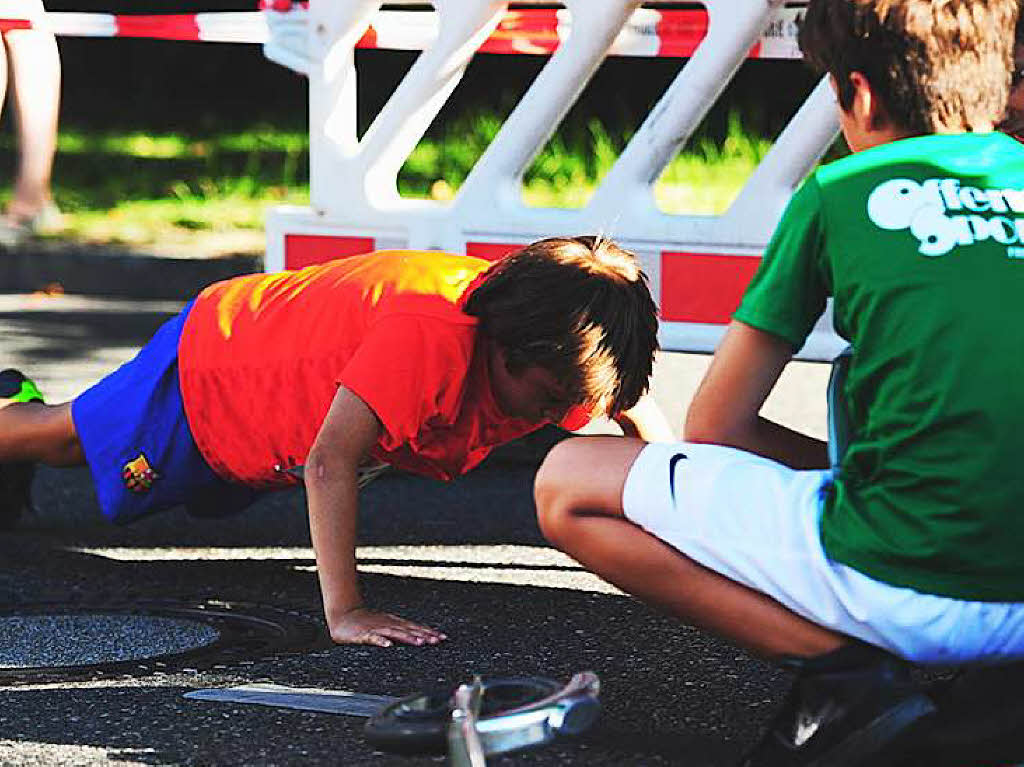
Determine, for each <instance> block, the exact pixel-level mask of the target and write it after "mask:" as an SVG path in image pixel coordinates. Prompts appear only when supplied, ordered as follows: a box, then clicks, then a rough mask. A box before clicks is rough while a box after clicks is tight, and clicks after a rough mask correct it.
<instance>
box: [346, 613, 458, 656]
mask: <svg viewBox="0 0 1024 767" xmlns="http://www.w3.org/2000/svg"><path fill="white" fill-rule="evenodd" d="M330 630H331V639H333V640H334V641H335V642H337V643H338V644H370V645H376V646H377V647H391V645H392V644H394V643H395V642H401V643H402V644H411V645H425V644H437V643H438V642H440V641H441V640H443V639H447V638H448V637H447V636H445V635H444V634H442V633H441V632H440V631H437V630H435V629H432V628H428V627H427V626H421V625H419V624H418V623H413V622H412V621H408V620H406V619H405V618H400V617H398V616H397V615H392V614H391V613H382V612H377V611H376V610H370V609H368V608H366V607H356V608H355V609H353V610H349V611H348V612H347V613H344V614H343V615H341V616H340V617H338V618H336V619H334V620H332V621H330Z"/></svg>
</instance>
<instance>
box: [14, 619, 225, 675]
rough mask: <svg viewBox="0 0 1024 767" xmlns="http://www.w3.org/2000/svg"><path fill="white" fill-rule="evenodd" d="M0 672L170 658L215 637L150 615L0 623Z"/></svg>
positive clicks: (199, 625)
mask: <svg viewBox="0 0 1024 767" xmlns="http://www.w3.org/2000/svg"><path fill="white" fill-rule="evenodd" d="M0 636H2V637H3V638H4V643H3V646H2V647H0V668H37V667H45V666H82V665H88V664H96V663H115V662H118V661H125V660H142V659H144V658H153V657H159V656H161V655H173V654H175V653H181V652H186V651H188V650H195V649H198V648H200V647H205V646H206V645H208V644H210V643H211V642H214V641H216V640H217V639H218V638H219V637H220V632H219V631H217V629H215V628H213V627H212V626H207V625H204V624H202V623H196V622H194V621H180V620H174V619H171V618H160V617H157V616H152V615H100V614H97V615H27V616H13V617H7V618H0Z"/></svg>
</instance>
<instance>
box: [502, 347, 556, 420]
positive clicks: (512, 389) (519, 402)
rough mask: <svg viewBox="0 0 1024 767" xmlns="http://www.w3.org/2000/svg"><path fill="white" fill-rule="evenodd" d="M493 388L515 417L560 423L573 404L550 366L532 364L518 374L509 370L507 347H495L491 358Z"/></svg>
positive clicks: (509, 413)
mask: <svg viewBox="0 0 1024 767" xmlns="http://www.w3.org/2000/svg"><path fill="white" fill-rule="evenodd" d="M488 364H489V366H490V377H491V389H492V391H493V393H494V399H495V400H496V401H497V403H498V406H499V407H500V408H501V409H502V411H503V412H504V413H505V414H506V415H509V416H512V417H513V418H525V419H526V420H529V421H535V422H538V423H540V422H553V423H554V422H558V421H561V420H562V418H564V417H565V414H566V412H567V411H568V410H569V408H570V407H572V405H573V404H575V403H573V402H572V401H570V399H571V398H570V397H569V396H568V395H567V394H566V390H565V386H563V385H562V383H561V382H560V381H559V380H558V379H557V378H556V377H555V374H554V373H552V372H551V371H550V370H548V369H547V368H543V367H540V366H539V365H529V366H527V367H526V368H524V369H523V370H521V371H520V372H519V373H517V374H513V373H510V372H509V369H508V360H507V359H506V356H505V350H504V349H501V348H500V347H499V346H498V345H497V344H493V345H492V346H491V352H490V356H489V360H488Z"/></svg>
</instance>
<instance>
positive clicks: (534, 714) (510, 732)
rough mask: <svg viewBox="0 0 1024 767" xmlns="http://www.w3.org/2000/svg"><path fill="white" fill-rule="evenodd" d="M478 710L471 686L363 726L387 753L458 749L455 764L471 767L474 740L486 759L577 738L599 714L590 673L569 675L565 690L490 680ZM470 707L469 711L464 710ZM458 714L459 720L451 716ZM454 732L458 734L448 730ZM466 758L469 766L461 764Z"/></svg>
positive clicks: (529, 680)
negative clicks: (470, 724)
mask: <svg viewBox="0 0 1024 767" xmlns="http://www.w3.org/2000/svg"><path fill="white" fill-rule="evenodd" d="M479 685H480V691H479V697H480V706H479V711H476V712H474V711H473V705H475V704H474V703H473V701H474V695H475V693H474V692H473V690H472V686H470V689H469V690H468V691H467V692H463V693H462V695H461V701H462V703H463V705H462V706H459V705H458V704H459V702H460V696H459V695H458V694H456V696H454V697H453V695H452V693H451V691H450V690H435V691H432V692H426V693H421V694H419V695H412V696H410V697H408V698H403V699H401V700H399V701H397V702H395V703H393V704H391V705H389V706H387V707H385V708H384V709H383V710H381V711H380V712H379V713H378V714H376V715H375V716H373V717H372V718H371V719H370V721H369V722H367V724H366V737H367V740H369V741H370V742H371V743H372V744H373V745H374V746H376V747H377V748H380V749H382V750H385V751H394V752H398V753H406V754H423V753H444V751H445V749H446V748H447V747H449V746H450V745H453V744H454V745H455V746H456V747H457V748H460V749H462V750H461V751H460V752H459V753H458V755H456V754H455V752H451V756H452V758H453V759H462V760H463V761H462V762H461V764H463V765H473V766H474V767H475V765H476V763H475V762H473V761H471V760H472V758H473V756H472V754H473V746H472V741H473V740H474V738H473V735H468V737H467V734H468V733H467V729H466V725H467V723H468V722H470V721H471V720H473V719H475V720H476V721H475V727H474V728H473V729H474V731H475V735H476V738H478V739H479V744H480V746H481V748H482V750H483V753H485V754H501V753H505V752H507V751H514V750H516V749H520V748H526V747H528V746H537V745H542V744H545V743H549V742H551V741H552V740H553V739H554V738H555V737H557V736H558V735H578V734H580V733H582V732H584V731H585V730H586V729H587V728H588V727H590V726H591V725H592V724H593V723H594V720H595V719H596V718H597V715H598V713H599V712H600V708H601V707H600V704H599V703H598V699H597V696H598V693H599V691H600V682H599V681H598V678H597V675H596V674H594V673H593V672H589V671H585V672H582V673H579V674H576V675H575V676H573V678H572V679H571V680H570V681H569V683H568V684H567V685H565V686H564V687H563V686H561V685H559V684H558V683H557V682H554V681H552V680H550V679H543V678H540V677H511V678H508V677H492V678H483V679H481V680H479ZM467 706H468V708H467ZM455 714H457V716H455ZM456 727H457V728H458V730H459V734H453V732H452V729H450V728H456ZM466 759H470V761H465V760H466Z"/></svg>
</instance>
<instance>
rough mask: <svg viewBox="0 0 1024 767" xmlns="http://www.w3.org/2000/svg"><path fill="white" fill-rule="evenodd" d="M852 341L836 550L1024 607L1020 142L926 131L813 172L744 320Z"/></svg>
mask: <svg viewBox="0 0 1024 767" xmlns="http://www.w3.org/2000/svg"><path fill="white" fill-rule="evenodd" d="M829 296H832V297H833V298H834V303H833V313H834V323H835V328H836V331H837V332H838V333H839V335H840V336H842V337H843V338H845V339H847V340H848V341H849V342H850V343H851V344H852V345H853V348H854V355H853V359H852V362H851V366H850V370H849V376H848V378H847V381H846V385H845V390H844V391H843V397H844V399H845V402H846V404H847V407H848V408H849V412H850V416H851V418H850V420H851V431H852V433H851V435H850V444H849V447H848V448H847V450H846V452H845V454H844V456H843V459H842V463H841V466H840V468H839V472H838V474H837V477H836V480H835V483H834V485H833V487H832V490H831V492H830V493H829V495H828V497H827V499H826V502H825V509H824V514H823V517H822V523H821V535H822V541H823V544H824V547H825V550H826V552H827V553H828V555H829V556H830V557H831V558H832V559H834V560H836V561H838V562H842V563H844V564H847V565H849V566H851V567H853V568H855V569H857V570H859V571H861V572H863V573H865V574H867V575H869V576H871V577H872V578H875V579H876V580H880V581H883V582H886V583H890V584H894V585H898V586H909V587H911V588H914V589H916V590H918V591H921V592H925V593H930V594H938V595H943V596H949V597H954V598H959V599H977V600H989V601H1004V600H1005V601H1024V147H1022V146H1021V145H1020V144H1019V143H1018V142H1016V141H1015V140H1013V139H1012V138H1009V137H1007V136H1004V135H1003V134H1000V133H990V134H958V135H946V136H937V135H936V136H923V137H919V138H912V139H906V140H903V141H897V142H894V143H891V144H886V145H883V146H879V147H875V148H873V149H870V150H867V151H864V152H860V153H858V154H854V155H852V156H850V157H847V158H844V159H843V160H840V161H839V162H835V163H833V164H831V165H828V166H826V167H823V168H821V169H819V170H818V171H817V172H816V173H815V174H814V175H813V176H812V177H811V178H809V179H808V180H807V182H806V183H805V184H804V185H803V186H802V187H801V189H800V190H799V191H798V192H797V193H796V195H794V197H793V199H792V201H791V203H790V205H789V207H788V208H787V210H786V214H785V216H784V217H783V220H782V222H781V223H780V224H779V227H778V230H777V231H776V233H775V236H774V237H773V238H772V241H771V243H770V244H769V246H768V250H767V251H766V253H765V258H764V261H763V263H762V265H761V267H760V269H759V270H758V272H757V274H756V275H755V276H754V279H753V281H752V282H751V284H750V286H749V287H748V289H747V291H746V294H745V296H744V298H743V301H742V303H741V305H740V308H739V309H738V310H737V311H736V314H735V317H736V319H737V320H740V321H741V322H744V323H746V324H748V325H751V326H753V327H755V328H759V329H761V330H764V331H767V332H770V333H773V334H775V335H778V336H781V337H782V338H785V339H786V340H788V341H789V342H790V343H791V344H792V345H793V347H794V348H799V347H800V346H801V345H802V344H803V342H804V340H805V339H806V337H807V334H808V333H809V332H810V329H811V327H812V326H813V324H814V322H815V321H816V319H817V317H818V315H819V314H820V313H821V311H822V309H823V308H824V306H825V301H826V299H827V297H829Z"/></svg>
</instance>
